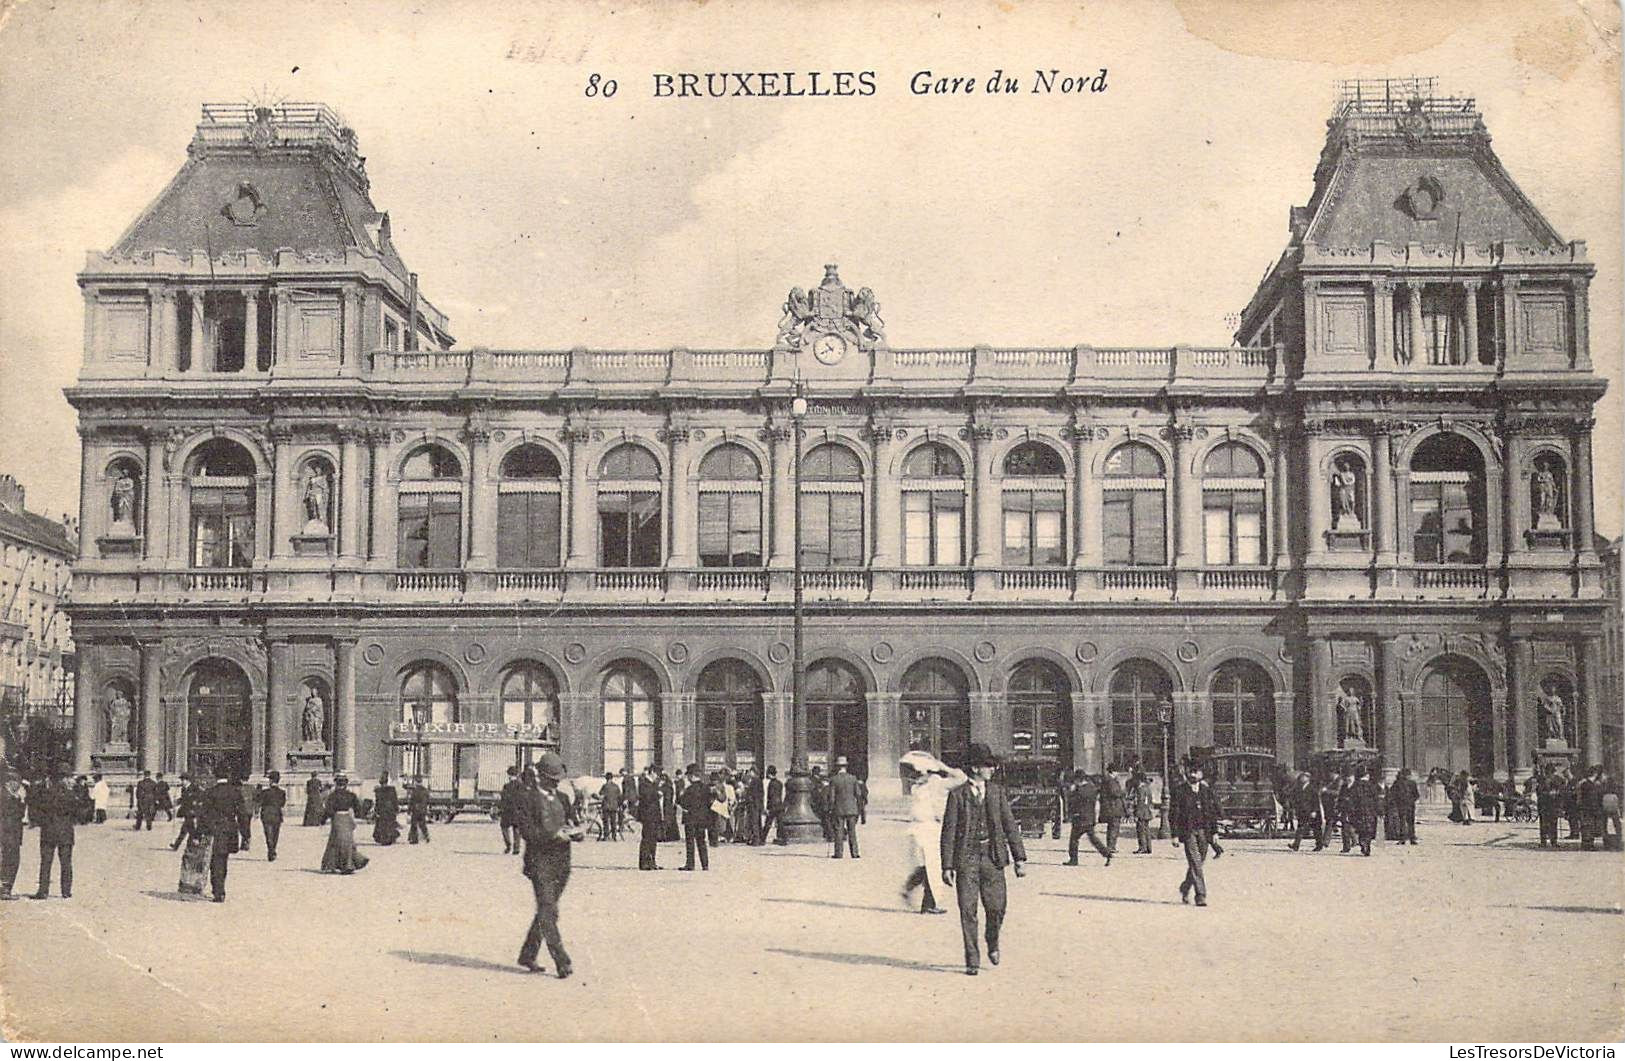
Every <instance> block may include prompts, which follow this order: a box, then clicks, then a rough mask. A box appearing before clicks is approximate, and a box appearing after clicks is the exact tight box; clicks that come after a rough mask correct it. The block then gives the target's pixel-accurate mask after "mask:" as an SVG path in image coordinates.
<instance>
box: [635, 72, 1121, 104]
mask: <svg viewBox="0 0 1625 1061" xmlns="http://www.w3.org/2000/svg"><path fill="white" fill-rule="evenodd" d="M877 85H878V79H877V77H876V75H875V72H874V71H873V70H836V71H821V70H814V71H810V72H797V71H794V70H786V71H782V72H781V71H712V72H708V73H686V72H685V73H669V74H655V75H654V95H655V98H657V99H705V98H710V99H728V98H739V97H749V98H800V97H808V98H819V97H826V96H831V97H840V96H873V95H874V94H875V92H876V90H877ZM908 90H909V93H910V94H911V95H915V96H976V95H987V96H998V95H1016V94H1020V93H1026V94H1036V95H1076V94H1079V93H1099V92H1104V91H1106V68H1105V67H1101V68H1100V69H1099V70H1097V71H1089V72H1087V73H1071V72H1066V71H1062V70H1059V69H1054V68H1051V69H1040V70H1034V71H1033V76H1032V79H1031V80H1030V81H1026V80H1023V79H1021V78H1020V77H1016V76H1010V75H1007V74H1006V73H1005V72H1004V70H1003V68H1000V69H997V70H994V71H993V72H992V73H991V74H990V75H988V76H986V77H983V76H980V75H974V74H953V75H949V74H939V73H937V72H935V71H932V70H919V71H916V72H915V73H914V75H913V76H912V77H910V78H909V80H908Z"/></svg>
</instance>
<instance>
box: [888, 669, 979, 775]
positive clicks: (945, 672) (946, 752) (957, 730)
mask: <svg viewBox="0 0 1625 1061" xmlns="http://www.w3.org/2000/svg"><path fill="white" fill-rule="evenodd" d="M902 691H903V697H902V699H903V725H904V733H903V742H904V743H905V744H907V745H908V748H909V750H910V751H913V750H915V749H922V750H924V751H928V752H930V753H931V754H932V755H935V756H936V757H937V758H938V759H941V760H942V761H943V762H945V763H948V764H949V765H950V766H962V765H963V764H964V760H965V753H966V752H967V751H968V750H969V748H970V685H969V683H968V682H966V681H965V676H964V674H963V673H961V672H960V670H959V668H958V667H956V666H954V665H953V664H952V663H949V662H948V661H947V660H943V659H925V660H921V661H920V662H918V663H916V664H914V666H912V667H910V668H909V669H908V672H907V673H905V674H904V675H903V681H902Z"/></svg>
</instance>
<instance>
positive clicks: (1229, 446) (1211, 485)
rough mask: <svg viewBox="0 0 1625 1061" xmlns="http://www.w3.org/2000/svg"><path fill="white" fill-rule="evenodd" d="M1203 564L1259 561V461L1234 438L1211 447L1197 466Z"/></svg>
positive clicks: (1261, 547) (1261, 484) (1261, 522)
mask: <svg viewBox="0 0 1625 1061" xmlns="http://www.w3.org/2000/svg"><path fill="white" fill-rule="evenodd" d="M1202 529H1203V532H1204V535H1205V538H1206V543H1207V562H1208V563H1209V564H1212V565H1215V566H1228V565H1230V564H1262V563H1263V562H1264V462H1263V461H1262V460H1260V459H1259V456H1258V454H1256V453H1254V452H1253V451H1252V450H1251V449H1249V448H1248V447H1246V446H1244V445H1242V444H1241V443H1239V442H1221V443H1219V444H1218V445H1217V446H1214V447H1213V449H1212V450H1211V451H1209V453H1208V455H1207V460H1206V461H1204V462H1203V464H1202Z"/></svg>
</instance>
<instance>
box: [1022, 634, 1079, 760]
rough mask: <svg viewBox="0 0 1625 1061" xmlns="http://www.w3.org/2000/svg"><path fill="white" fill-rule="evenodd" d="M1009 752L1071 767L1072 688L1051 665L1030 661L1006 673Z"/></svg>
mask: <svg viewBox="0 0 1625 1061" xmlns="http://www.w3.org/2000/svg"><path fill="white" fill-rule="evenodd" d="M1009 700H1010V752H1011V754H1012V755H1013V756H1016V757H1017V758H1021V757H1027V756H1031V757H1034V758H1041V759H1052V760H1054V761H1055V763H1056V765H1057V766H1058V767H1059V768H1064V769H1068V770H1070V769H1071V768H1072V685H1071V683H1070V682H1068V681H1067V680H1066V675H1064V674H1062V673H1061V669H1060V668H1059V667H1057V666H1056V665H1055V664H1053V663H1048V662H1046V661H1044V660H1039V659H1030V660H1026V661H1024V662H1023V663H1021V664H1019V665H1018V666H1017V667H1016V669H1015V670H1014V671H1012V672H1011V674H1010V692H1009Z"/></svg>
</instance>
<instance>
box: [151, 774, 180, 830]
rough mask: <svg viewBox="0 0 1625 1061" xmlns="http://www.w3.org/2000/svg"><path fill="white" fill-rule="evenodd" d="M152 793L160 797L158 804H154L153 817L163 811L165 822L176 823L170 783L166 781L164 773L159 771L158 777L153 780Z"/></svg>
mask: <svg viewBox="0 0 1625 1061" xmlns="http://www.w3.org/2000/svg"><path fill="white" fill-rule="evenodd" d="M152 791H153V794H154V795H156V796H157V797H158V799H157V802H156V803H154V804H153V816H154V817H156V816H157V812H158V811H163V812H164V815H165V818H164V820H165V821H171V822H172V821H174V820H175V804H174V803H173V802H172V801H171V800H170V798H169V782H168V781H165V780H164V775H163V772H162V771H159V773H158V776H157V777H155V778H153V780H152Z"/></svg>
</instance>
